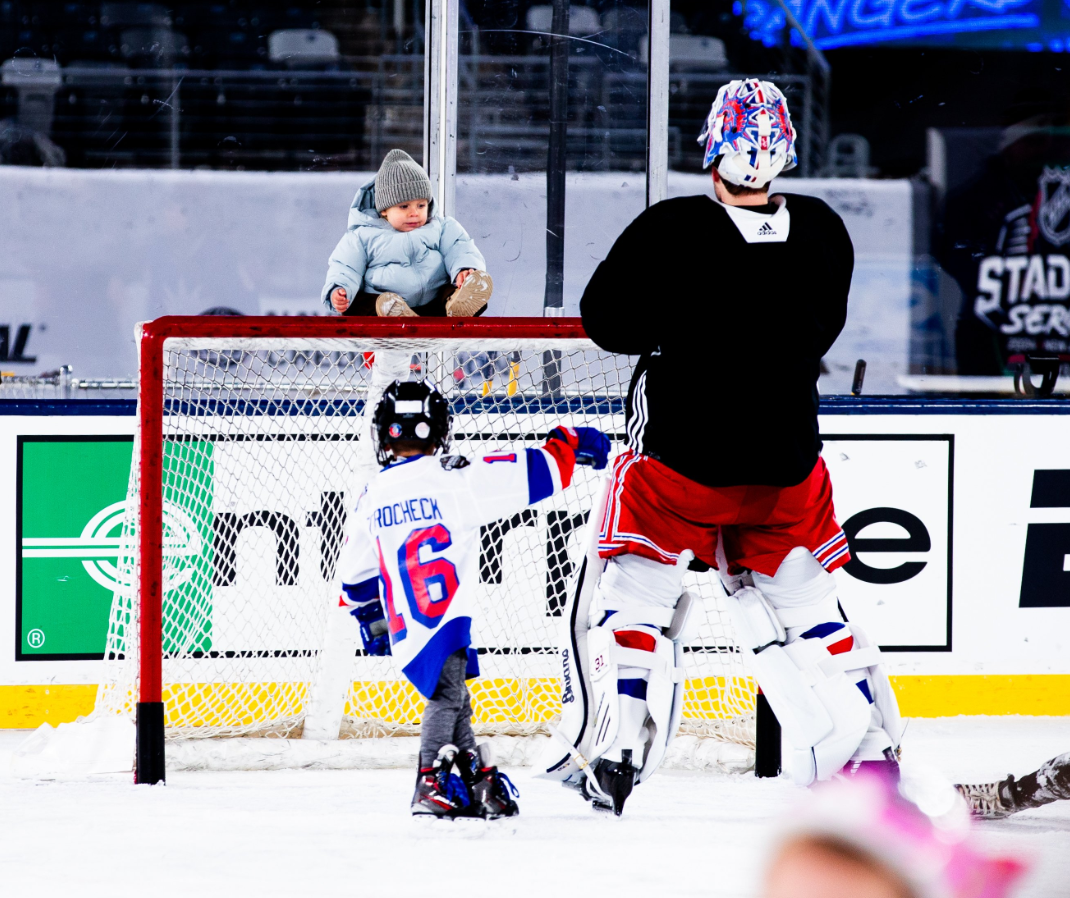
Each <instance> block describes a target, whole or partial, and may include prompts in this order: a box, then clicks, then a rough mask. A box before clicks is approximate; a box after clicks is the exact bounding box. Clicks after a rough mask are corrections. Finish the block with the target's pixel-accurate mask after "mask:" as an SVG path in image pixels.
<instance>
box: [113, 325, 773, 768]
mask: <svg viewBox="0 0 1070 898" xmlns="http://www.w3.org/2000/svg"><path fill="white" fill-rule="evenodd" d="M139 327H140V336H139V352H140V362H139V368H140V371H139V373H140V378H139V392H138V432H137V436H136V438H135V443H134V458H133V462H132V465H133V466H134V467H135V468H136V470H135V471H132V477H131V483H132V487H131V488H132V489H133V484H134V483H135V481H136V482H137V503H136V528H132V529H136V535H133V534H131V536H130V537H129V538H130V539H132V541H133V543H134V545H133V546H132V547H131V548H132V557H131V559H130V562H131V567H132V570H130V571H129V575H130V576H131V577H132V578H133V584H134V586H133V589H134V596H133V602H132V606H131V608H130V612H129V613H128V614H127V616H126V617H125V619H124V620H125V626H127V627H132V628H133V629H134V630H135V631H136V642H137V652H136V655H137V669H136V676H135V677H134V679H133V681H132V682H133V686H132V687H130V688H131V689H132V694H131V695H128V696H125V697H124V696H122V695H120V696H118V698H119V701H118V702H117V701H116V692H117V691H119V690H121V689H122V688H123V687H122V686H121V685H117V684H116V683H115V682H111V683H102V684H101V687H100V690H99V692H98V702H97V706H98V710H100V709H101V708H102V707H103V706H107V707H110V708H111V709H113V710H114V709H115V708H116V707H118V708H120V709H121V708H122V707H124V701H125V707H126V708H127V710H129V709H130V707H131V706H133V707H134V708H135V721H136V728H137V736H136V761H135V781H137V782H142V783H153V782H159V781H162V780H163V779H164V755H165V718H166V716H167V714H166V709H165V694H166V683H165V681H164V654H165V652H164V608H163V602H164V594H165V589H166V580H165V570H164V563H165V551H166V547H165V527H164V478H165V469H166V465H165V452H164V440H165V419H166V418H167V415H168V408H167V404H168V401H169V400H168V394H167V383H166V374H167V358H168V356H167V353H168V346H169V342H170V343H171V344H174V343H175V342H176V341H177V342H178V343H180V344H181V345H184V346H191V345H193V346H197V345H201V346H214V347H216V351H219V352H226V351H228V350H233V349H235V348H236V347H242V346H254V347H255V346H270V345H276V344H275V342H273V341H282V342H283V343H288V342H297V343H303V344H310V343H312V344H315V343H317V342H320V341H322V342H323V344H324V345H337V341H350V344H351V345H352V346H353V347H354V349H357V350H360V349H372V350H374V349H375V348H376V347H379V348H382V347H385V346H397V347H399V348H401V349H405V350H406V351H409V350H411V351H414V352H419V351H420V350H421V348H423V349H426V348H427V347H428V346H447V347H451V348H452V349H454V350H456V349H457V348H458V347H460V346H466V345H467V346H471V347H473V348H475V347H493V346H502V347H521V346H523V347H528V349H529V350H530V351H532V352H539V351H543V352H547V351H550V352H553V351H557V352H558V353H559V356H558V357H560V353H561V352H566V353H567V352H570V351H575V352H579V351H583V352H588V353H590V352H596V353H597V352H600V350H598V349H597V347H595V346H594V344H593V343H591V342H590V341H589V340H588V339H587V337H586V334H585V333H584V331H583V328H582V325H581V323H580V321H579V319H569V318H505V319H467V320H465V319H459V320H455V319H437V320H434V319H355V318H344V317H342V318H335V317H330V318H326V317H324V318H320V317H305V318H280V317H218V318H217V317H184V316H168V317H164V318H159V319H156V320H155V321H151V322H147V323H144V324H142V325H140V326H139ZM191 341H192V342H191ZM198 341H200V342H198ZM602 355H603V356H607V355H608V354H605V353H602ZM615 358H617V359H619V360H620V361H619V362H618V365H619V367H620V370H621V371H624V372H625V373H626V375H627V376H624V377H622V378H620V379H619V380H618V382H617V383H616V384H615V385H614V389H615V391H616V395H614V396H613V397H612V400H613V402H614V403H616V405H615V406H614V407H615V408H617V409H618V414H619V416H620V422H621V423H620V425H619V428H620V430H623V423H622V422H623V403H624V398H625V396H626V392H627V385H628V381H629V379H630V373H631V367H632V365H631V363H630V362H628V361H627V360H625V359H624V358H623V357H615ZM484 395H486V394H484ZM577 423H582V422H577ZM614 448H615V450H619V449H620V448H622V447H621V446H620V445H615V447H614ZM348 501H349V503H350V504H352V501H353V497H350V498H349V500H348ZM703 576H705V577H707V579H708V580H710V579H712V577H713V576H714V575H713V574H708V575H703ZM703 592H704V600H705V602H704V604H706V605H707V614H708V615H720V614H721V612H720V611H719V610H717V609H715V608H713V607H712V606H711V605H710V603H711V601H713V602H716V601H717V595H718V592H719V591H718V590H717V589H716V588H711V589H709V590H706V589H704V590H703ZM117 600H118V593H117ZM112 616H113V626H114V622H115V617H116V614H115V609H114V608H113V615H112ZM120 617H121V615H120ZM721 626H722V631H723V632H724V633H725V634H727V633H728V632H729V630H728V624H727V623H726V622H725V623H723V624H722V625H721ZM354 632H355V627H354ZM700 651H701V649H700ZM716 651H718V652H721V653H725V652H727V653H729V654H730V653H732V652H733V651H734V649H733V647H732V645H731V639H730V637H729V636H727V635H726V636H724V637H723V638H722V639H721V642H720V643H719V644H718V646H717V647H716ZM130 660H132V659H126V660H125V661H124V659H122V658H121V657H119V658H118V659H117V657H116V655H115V653H114V652H113V653H112V656H111V661H112V663H113V664H114V663H130ZM721 660H722V661H723V660H724V659H721ZM728 660H729V661H730V662H731V664H732V665H733V673H732V675H731V676H730V677H728V678H725V677H723V676H713V677H705V678H702V677H700V678H699V679H697V680H696V682H698V683H700V684H705V685H700V688H706V689H709V690H711V692H713V691H718V690H719V691H720V692H721V693H724V694H725V695H726V696H729V698H727V699H724V700H715V701H714V705H716V706H717V707H716V710H714V711H712V712H702V711H701V710H700V712H699V713H698V715H697V716H694V715H693V716H692V717H691V718H690V719H689V718H688V716H687V706H686V705H685V721H684V726H683V728H682V731H683V732H686V733H689V734H691V735H694V736H697V737H699V738H702V737H713V738H715V739H723V740H726V741H730V742H736V743H740V744H743V745H747V746H749V747H753V744H754V717H753V715H754V703H755V699H754V684H753V682H752V681H751V680H750V678H749V677H748V676H746V673H745V671H743V669H742V661H741V659H740V657H739V654H738V652H735V657H734V658H729V659H728ZM399 676H400V675H399ZM689 676H690V674H689ZM129 682H130V681H128V683H129ZM109 690H110V694H109ZM718 701H720V704H718ZM701 704H702V702H701V701H700V702H699V705H701ZM691 706H692V709H694V708H695V707H696V705H695V701H692V703H691ZM726 707H730V708H731V713H727V714H726V712H725V710H724V709H725V708H726ZM415 732H417V730H415V729H413V728H412V727H409V728H405V727H400V728H394V729H393V730H390V731H383V732H380V733H378V735H380V736H389V735H404V734H409V735H411V734H413V733H415ZM485 732H510V730H508V729H506V730H504V731H503V730H502V729H501V728H500V727H498V728H497V729H495V728H494V727H491V728H490V729H489V730H485ZM516 732H517V733H518V734H521V735H525V734H531V733H536V732H545V726H544V725H542V724H536V725H534V726H525V727H520V728H519V729H517V730H516ZM287 734H288V732H284V733H282V734H281V735H287ZM169 735H172V736H173V735H175V734H174V733H171V734H169ZM185 735H186V736H197V735H199V734H197V733H192V732H191V733H186V734H185ZM221 735H233V734H230V733H223V734H221ZM258 735H280V733H279V732H276V731H273V730H272V728H271V727H265V728H264V730H263V731H262V732H261V733H258ZM343 735H344V733H343ZM350 735H355V736H362V735H363V736H367V735H369V733H368V732H359V733H351V734H350Z"/></svg>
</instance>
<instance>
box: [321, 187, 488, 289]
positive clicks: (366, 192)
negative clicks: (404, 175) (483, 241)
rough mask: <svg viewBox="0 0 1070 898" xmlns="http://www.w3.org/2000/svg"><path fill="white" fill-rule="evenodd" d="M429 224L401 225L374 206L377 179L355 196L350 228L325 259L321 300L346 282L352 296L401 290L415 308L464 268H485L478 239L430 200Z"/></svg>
mask: <svg viewBox="0 0 1070 898" xmlns="http://www.w3.org/2000/svg"><path fill="white" fill-rule="evenodd" d="M429 212H430V214H429V215H428V218H427V224H425V225H424V226H423V227H422V228H417V229H416V230H415V231H398V230H396V229H394V228H393V227H392V226H391V225H389V224H388V223H387V221H386V219H385V218H380V217H379V213H378V212H376V211H375V182H374V181H369V182H368V183H367V184H365V185H364V186H363V187H361V188H360V190H358V191H357V195H356V197H354V198H353V205H352V206H351V207H350V209H349V228H348V230H347V231H346V232H345V235H344V236H343V237H342V239H341V240H339V241H338V245H337V246H336V247H335V248H334V252H333V253H331V258H330V261H329V262H328V264H327V281H326V283H325V284H324V285H323V294H322V299H323V304H324V305H325V306H327V308H328V309H330V308H331V291H332V290H333V289H334V288H335V287H345V290H346V294H347V295H348V296H349V301H350V302H353V299H354V297H356V295H357V293H359V292H360V291H361V290H364V291H365V292H367V293H397V294H398V295H399V296H401V297H402V298H404V300H405V301H406V302H407V303H408V304H409V305H410V306H412V307H413V308H416V307H418V306H422V305H424V304H426V303H428V302H430V301H431V300H432V299H434V297H435V294H436V293H437V292H438V290H439V288H440V287H441V286H442V285H443V284H446V283H450V282H452V281H453V280H454V279H455V278H456V277H457V274H458V272H460V271H463V270H464V269H465V268H476V269H479V270H481V271H485V270H486V267H487V262H486V260H485V259H484V258H483V256H482V254H481V253H480V252H479V250H478V249H476V245H475V242H474V241H473V240H472V238H471V237H469V236H468V233H467V232H466V231H465V229H464V228H462V227H461V225H460V224H459V223H458V222H457V220H456V219H453V218H443V217H442V216H441V215H439V214H438V213H437V212H436V211H435V204H434V201H432V202H431V206H430V210H429Z"/></svg>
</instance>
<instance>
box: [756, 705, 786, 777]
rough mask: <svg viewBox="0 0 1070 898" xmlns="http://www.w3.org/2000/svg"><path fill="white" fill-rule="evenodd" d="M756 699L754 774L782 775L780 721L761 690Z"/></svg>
mask: <svg viewBox="0 0 1070 898" xmlns="http://www.w3.org/2000/svg"><path fill="white" fill-rule="evenodd" d="M755 699H756V702H757V706H756V708H755V721H754V729H755V734H754V775H755V776H780V721H778V720H777V719H776V715H775V714H774V713H773V709H772V708H770V707H769V700H768V699H767V698H766V697H765V696H764V695H763V694H762V693H761V692H759V693H758V694H757V695H756V696H755Z"/></svg>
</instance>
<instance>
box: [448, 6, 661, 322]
mask: <svg viewBox="0 0 1070 898" xmlns="http://www.w3.org/2000/svg"><path fill="white" fill-rule="evenodd" d="M467 9H468V16H467V17H465V18H464V19H463V21H462V25H461V28H462V35H461V55H460V76H459V79H460V90H459V93H458V117H459V121H458V134H459V137H458V141H457V171H458V179H457V212H458V217H459V218H460V220H461V223H462V224H464V225H465V227H466V228H468V230H469V231H471V232H472V233H473V234H474V235H477V240H479V241H480V249H481V250H482V251H483V253H484V255H486V256H487V262H488V267H489V270H490V271H491V272H492V274H493V275H494V278H495V283H496V294H495V298H494V300H493V302H494V311H495V313H496V314H499V315H541V314H542V312H543V307H544V303H546V304H549V305H563V309H564V314H566V315H575V314H578V307H579V298H580V295H581V294H582V292H583V288H584V286H585V285H586V283H587V281H588V279H589V278H590V275H591V274H592V272H593V271H594V268H595V266H596V265H597V264H598V262H599V261H600V260H601V259H603V258H604V257H605V255H606V253H607V252H608V251H609V248H610V247H611V246H612V244H613V241H614V240H615V239H616V237H617V236H618V235H619V234H620V232H621V231H622V230H623V229H624V227H625V225H626V224H627V223H628V222H629V221H631V220H632V219H633V218H634V217H635V216H636V215H638V214H639V213H640V212H641V211H642V210H643V208H644V205H645V199H644V197H645V185H646V181H645V171H646V66H645V62H644V57H643V56H642V54H641V52H640V50H641V46H640V44H641V40H640V39H641V37H642V35H643V34H644V33H645V30H646V19H647V12H646V7H645V5H640V6H628V5H625V4H624V3H620V2H610V3H604V4H600V5H599V6H598V7H597V8H596V7H594V6H581V5H579V4H575V3H573V4H571V6H570V10H569V17H568V37H567V38H564V39H563V40H564V43H565V44H566V45H567V54H563V55H564V58H565V59H567V64H562V65H560V66H559V67H557V68H555V65H554V63H553V54H552V50H551V43H552V40H553V38H552V33H553V31H554V21H553V7H552V6H551V5H550V4H534V5H530V6H525V5H521V4H503V3H490V2H484V3H481V4H480V3H477V4H469V5H468V7H467ZM560 27H561V26H560V25H559V28H560ZM555 78H556V79H557V85H558V87H559V89H560V95H561V108H560V113H561V117H560V118H559V119H558V120H559V121H562V122H563V127H562V128H561V130H560V132H559V133H560V137H559V139H560V141H561V143H560V144H558V143H556V142H553V141H551V132H552V127H551V125H552V122H553V121H554V120H555V113H554V110H553V105H552V99H553V96H554V89H553V83H554V79H555ZM555 140H556V138H555ZM552 146H553V147H557V146H560V147H561V149H560V151H559V153H558V154H557V155H556V156H555V157H553V159H551V153H552V152H553V149H552ZM562 169H564V171H565V172H566V174H565V177H564V186H563V190H562V189H559V188H557V187H554V186H553V185H552V183H551V182H552V178H551V181H550V182H548V178H547V172H548V171H550V172H551V173H552V172H558V171H561V170H562ZM548 192H549V195H550V199H549V207H550V211H549V213H548V211H547V209H548V199H547V196H548ZM561 203H563V208H564V215H563V220H562V216H561V215H560V213H559V212H555V209H557V210H559V209H560V208H561V205H560V204H561ZM562 231H563V233H562ZM560 241H563V261H562V260H561V258H560V255H559V254H560V249H557V248H555V247H556V246H557V244H558V243H559V242H560ZM562 281H563V290H562V288H559V287H557V286H556V284H557V283H561V282H562ZM557 297H561V298H560V299H558V298H557Z"/></svg>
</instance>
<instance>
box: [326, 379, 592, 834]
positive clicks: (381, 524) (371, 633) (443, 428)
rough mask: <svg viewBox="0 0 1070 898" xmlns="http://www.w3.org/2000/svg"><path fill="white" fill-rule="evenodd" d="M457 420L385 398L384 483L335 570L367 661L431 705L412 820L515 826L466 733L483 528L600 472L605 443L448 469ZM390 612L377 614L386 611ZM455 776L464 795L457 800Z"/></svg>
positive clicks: (434, 395) (552, 447) (429, 391)
mask: <svg viewBox="0 0 1070 898" xmlns="http://www.w3.org/2000/svg"><path fill="white" fill-rule="evenodd" d="M451 420H452V417H451V415H450V411H449V404H448V402H447V401H446V399H445V397H443V395H442V394H441V393H439V392H438V391H437V390H436V389H434V388H433V387H431V386H429V385H428V384H426V383H416V382H405V383H401V382H397V381H395V382H394V383H392V384H390V386H388V387H387V389H386V391H385V393H384V394H383V398H382V400H381V401H380V402H379V405H378V406H377V407H376V409H375V417H374V419H373V428H372V433H373V435H374V438H375V440H376V455H377V457H378V459H379V463H380V464H381V465H382V466H383V470H382V471H381V472H380V473H379V474H377V475H376V476H375V477H374V479H373V480H372V481H371V482H370V483H369V484H368V486H367V487H366V488H365V490H364V493H363V494H362V495H361V497H360V500H359V501H358V503H357V507H356V511H355V512H354V514H353V515H352V517H351V524H350V526H349V534H348V538H347V540H346V543H345V545H344V546H343V548H342V554H341V558H340V560H339V570H340V574H341V580H342V588H343V596H342V601H343V602H344V603H345V604H346V605H348V606H349V607H351V609H352V611H351V613H352V614H353V616H354V617H356V619H357V620H358V621H359V622H360V630H361V637H362V638H363V640H364V646H365V649H366V650H367V651H368V652H369V653H370V654H373V655H385V654H392V655H393V656H394V658H395V659H396V661H397V663H398V664H399V665H400V666H401V669H402V672H403V673H404V674H405V676H406V678H407V679H408V680H409V682H411V683H412V685H413V686H415V687H416V689H417V690H418V691H419V692H420V694H421V695H423V696H424V698H426V699H427V708H426V710H425V711H424V715H423V720H422V723H421V735H420V760H419V772H418V774H417V780H416V794H415V795H414V796H413V800H412V813H413V814H432V815H434V816H436V817H457V816H482V817H488V818H494V817H501V816H511V815H513V814H516V813H517V806H516V802H515V801H513V799H512V797H511V796H510V794H509V791H508V787H507V781H506V780H505V778H504V777H503V776H502V775H501V774H499V773H498V770H497V768H496V767H495V766H494V765H493V762H492V760H491V758H490V756H489V747H488V746H486V745H482V746H477V745H476V740H475V736H474V735H473V733H472V725H471V716H472V708H471V705H470V703H469V696H468V689H467V687H466V686H465V680H466V679H468V678H471V677H474V676H477V675H478V673H479V666H478V661H477V656H476V653H475V650H474V649H472V648H471V642H472V638H471V630H472V613H473V611H474V610H475V600H476V585H477V581H478V576H479V547H480V539H479V528H480V527H481V526H482V525H484V524H489V523H491V522H493V521H496V520H498V519H499V518H503V517H508V516H509V515H512V514H514V513H515V512H517V511H519V510H520V509H522V508H524V507H526V506H527V505H531V504H533V503H535V502H538V501H540V500H541V499H545V498H547V497H549V496H552V495H554V494H555V493H557V492H560V491H561V490H563V489H565V488H566V487H568V485H569V484H570V483H571V481H572V473H573V467H574V465H576V464H581V465H584V464H585V465H593V466H594V467H595V468H596V469H598V470H601V469H602V468H605V466H606V460H607V457H608V453H609V446H610V444H609V440H608V438H607V437H606V436H604V435H603V434H602V433H601V432H600V431H598V430H595V429H594V428H591V427H576V428H571V427H563V426H558V427H555V428H554V429H553V430H552V431H551V432H550V435H549V437H548V438H547V440H546V443H545V445H543V446H541V447H539V448H535V449H518V450H513V451H507V452H495V453H493V454H489V455H484V456H481V457H477V458H476V459H475V460H474V461H473V462H471V463H470V462H469V461H468V460H467V459H465V458H464V457H462V456H459V455H446V454H445V453H446V452H448V450H449V446H450V432H451V431H450V427H451ZM384 606H385V608H384ZM454 767H456V769H457V772H458V774H459V775H460V778H461V780H462V781H463V783H464V786H465V787H466V789H465V790H464V791H465V792H466V793H467V794H463V793H462V794H458V790H457V789H456V788H455V784H454V780H453V779H451V771H452V770H453V768H454Z"/></svg>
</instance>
